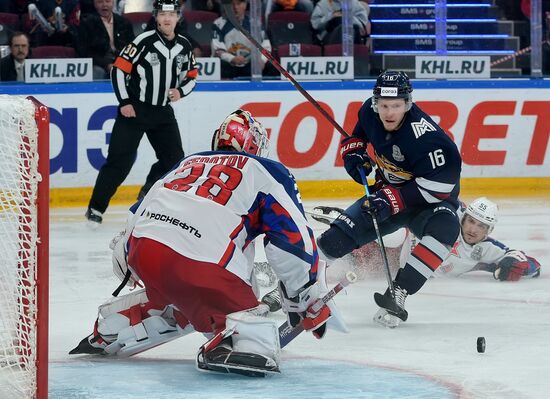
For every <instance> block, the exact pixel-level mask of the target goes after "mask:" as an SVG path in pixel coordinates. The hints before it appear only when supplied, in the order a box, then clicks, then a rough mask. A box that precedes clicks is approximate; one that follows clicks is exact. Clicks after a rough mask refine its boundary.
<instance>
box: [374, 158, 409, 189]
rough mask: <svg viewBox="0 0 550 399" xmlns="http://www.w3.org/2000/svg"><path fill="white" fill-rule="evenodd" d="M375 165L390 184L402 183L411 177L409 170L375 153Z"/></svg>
mask: <svg viewBox="0 0 550 399" xmlns="http://www.w3.org/2000/svg"><path fill="white" fill-rule="evenodd" d="M376 165H377V166H378V168H379V169H380V170H381V171H382V173H383V174H384V177H385V178H386V180H387V181H388V182H389V183H391V184H398V183H403V182H406V181H409V180H411V179H412V178H413V175H412V173H411V172H408V171H406V170H405V169H403V168H400V167H399V166H397V165H396V164H394V163H393V162H391V161H390V160H388V159H387V158H386V157H385V156H383V155H378V154H376Z"/></svg>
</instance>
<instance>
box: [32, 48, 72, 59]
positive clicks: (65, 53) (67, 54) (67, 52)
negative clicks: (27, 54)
mask: <svg viewBox="0 0 550 399" xmlns="http://www.w3.org/2000/svg"><path fill="white" fill-rule="evenodd" d="M31 55H32V58H75V57H76V50H75V49H74V48H72V47H65V46H38V47H34V48H33V49H32V53H31Z"/></svg>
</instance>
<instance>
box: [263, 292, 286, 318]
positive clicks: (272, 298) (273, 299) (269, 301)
mask: <svg viewBox="0 0 550 399" xmlns="http://www.w3.org/2000/svg"><path fill="white" fill-rule="evenodd" d="M261 302H262V303H265V304H266V305H267V306H268V307H269V311H270V312H271V313H274V312H277V311H279V310H281V308H282V304H281V294H280V293H279V289H278V288H275V289H274V290H272V291H269V292H268V293H267V294H265V295H264V296H263V297H262V301H261Z"/></svg>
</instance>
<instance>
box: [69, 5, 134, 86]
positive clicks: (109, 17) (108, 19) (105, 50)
mask: <svg viewBox="0 0 550 399" xmlns="http://www.w3.org/2000/svg"><path fill="white" fill-rule="evenodd" d="M94 7H95V9H96V11H97V13H92V14H88V15H86V16H85V17H84V18H83V19H82V21H81V22H80V27H79V29H78V39H79V40H78V46H77V51H78V54H79V56H81V57H90V58H92V60H93V65H94V79H108V78H109V76H110V73H111V68H112V67H113V62H115V58H116V57H117V55H118V54H119V53H120V52H121V51H122V49H123V48H124V46H126V45H127V44H128V43H130V42H131V41H132V40H134V31H133V28H132V23H131V22H130V21H129V20H128V19H126V18H124V17H123V16H120V15H117V14H114V13H113V0H94Z"/></svg>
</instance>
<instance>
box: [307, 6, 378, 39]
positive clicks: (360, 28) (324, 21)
mask: <svg viewBox="0 0 550 399" xmlns="http://www.w3.org/2000/svg"><path fill="white" fill-rule="evenodd" d="M361 3H362V2H360V1H359V0H351V13H352V16H353V30H354V43H364V41H365V38H366V37H367V36H368V35H369V34H370V22H369V15H368V11H367V9H366V8H365V7H364V6H363V5H362V4H361ZM341 25H342V5H341V3H340V0H319V2H318V3H317V4H316V5H315V8H314V9H313V13H312V14H311V26H312V27H313V29H314V30H315V31H316V32H317V38H318V39H319V41H320V42H322V43H327V42H329V41H330V40H329V38H330V35H331V33H333V32H335V31H338V30H339V29H338V30H337V28H339V27H340V26H341ZM335 42H338V38H336V41H335Z"/></svg>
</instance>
